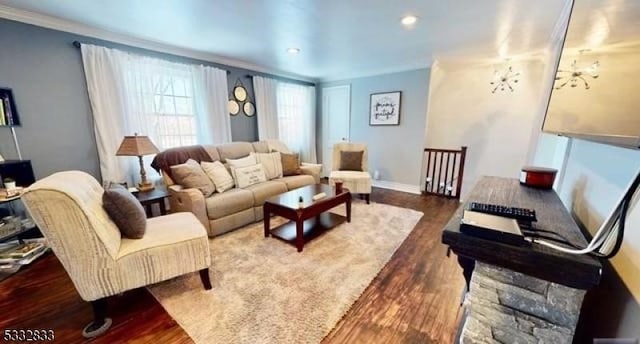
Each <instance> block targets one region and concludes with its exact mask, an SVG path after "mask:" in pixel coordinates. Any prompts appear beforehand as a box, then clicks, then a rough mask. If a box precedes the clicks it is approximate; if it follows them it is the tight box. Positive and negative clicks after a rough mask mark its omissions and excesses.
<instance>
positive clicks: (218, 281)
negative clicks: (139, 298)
mask: <svg viewBox="0 0 640 344" xmlns="http://www.w3.org/2000/svg"><path fill="white" fill-rule="evenodd" d="M335 212H336V213H339V214H342V215H344V206H341V207H338V208H336V209H335ZM420 217H422V213H421V212H418V211H414V210H410V209H405V208H398V207H393V206H389V205H384V204H376V203H372V204H370V205H366V204H364V203H360V202H354V203H353V206H352V220H351V223H344V224H342V225H340V226H338V227H336V228H334V229H332V230H331V231H329V232H327V233H325V234H324V235H322V236H320V237H318V238H316V239H315V240H313V241H311V242H310V243H308V244H307V245H305V247H304V251H303V252H302V253H298V252H297V251H296V248H295V247H294V246H293V245H289V244H286V243H284V242H282V241H280V240H278V239H274V238H265V237H264V234H263V227H262V222H260V223H256V224H252V225H249V226H247V227H245V228H241V229H239V230H236V231H233V232H231V233H228V234H225V235H223V236H221V237H217V238H215V239H211V255H212V261H213V263H212V267H211V271H212V272H211V281H212V284H213V289H212V290H210V291H205V290H204V289H203V287H202V284H201V282H200V278H199V276H198V274H197V273H194V274H189V275H186V276H181V277H178V278H175V279H172V280H170V281H166V282H163V283H160V284H157V285H154V286H152V287H150V288H149V290H150V291H151V293H152V294H153V295H154V296H155V297H156V299H158V301H159V302H160V303H161V304H162V306H163V307H164V308H165V309H166V310H167V312H168V313H169V314H170V315H171V316H172V317H173V318H174V319H175V320H176V321H177V322H178V323H179V324H180V326H182V328H184V330H185V331H186V332H187V333H188V334H189V336H191V338H192V339H193V340H194V341H195V342H196V343H202V344H204V343H251V344H254V343H278V344H285V343H297V344H299V343H319V342H320V341H321V340H322V339H323V338H324V337H325V336H326V335H327V334H328V333H329V332H330V331H331V330H332V329H333V327H334V326H335V325H336V323H337V322H338V321H339V320H340V319H341V318H342V316H343V315H344V314H345V313H346V312H347V311H348V310H349V308H350V307H351V305H352V304H353V303H354V302H355V301H356V300H357V299H358V297H359V296H360V295H361V294H362V292H363V291H364V290H365V288H366V287H367V286H368V285H369V284H370V283H371V281H372V280H373V279H374V278H375V276H376V275H377V274H378V272H379V271H380V270H381V269H382V268H383V267H384V265H385V264H386V263H387V261H389V259H390V258H391V256H392V255H393V253H394V252H395V251H396V249H397V248H398V247H399V246H400V244H401V243H402V242H403V241H404V239H405V238H406V237H407V235H409V233H410V232H411V230H412V229H413V228H414V227H415V225H416V224H417V222H418V220H419V219H420ZM283 222H284V219H281V218H274V219H272V221H271V223H272V228H273V227H275V225H277V224H280V223H283Z"/></svg>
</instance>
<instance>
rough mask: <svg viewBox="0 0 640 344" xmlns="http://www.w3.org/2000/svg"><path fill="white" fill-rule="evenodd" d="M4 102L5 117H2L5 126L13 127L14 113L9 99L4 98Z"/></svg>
mask: <svg viewBox="0 0 640 344" xmlns="http://www.w3.org/2000/svg"><path fill="white" fill-rule="evenodd" d="M2 101H3V103H4V116H2V117H3V118H2V120H3V123H4V124H3V125H13V113H12V112H11V103H10V102H9V97H5V98H3V99H2Z"/></svg>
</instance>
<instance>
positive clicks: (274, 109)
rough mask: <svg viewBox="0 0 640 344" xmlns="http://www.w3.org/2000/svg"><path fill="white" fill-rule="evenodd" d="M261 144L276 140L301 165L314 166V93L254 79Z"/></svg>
mask: <svg viewBox="0 0 640 344" xmlns="http://www.w3.org/2000/svg"><path fill="white" fill-rule="evenodd" d="M253 90H254V93H255V98H256V110H257V116H258V137H259V138H260V140H268V139H279V140H281V141H282V142H284V143H285V144H286V145H287V146H288V147H289V149H290V150H291V151H294V152H299V153H300V157H301V159H302V161H304V162H312V163H315V162H316V89H315V87H312V86H304V85H299V84H294V83H288V82H283V81H277V80H274V79H269V78H264V77H261V76H255V77H253Z"/></svg>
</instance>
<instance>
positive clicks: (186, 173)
mask: <svg viewBox="0 0 640 344" xmlns="http://www.w3.org/2000/svg"><path fill="white" fill-rule="evenodd" d="M171 175H172V176H173V180H174V181H175V182H176V183H177V184H180V185H182V187H184V188H187V189H191V188H195V189H198V190H200V192H202V194H203V195H204V197H209V196H211V194H212V193H213V192H214V191H216V187H215V185H213V182H211V179H209V177H207V174H206V173H204V170H203V169H202V166H200V164H198V162H197V161H195V160H193V159H189V160H187V162H185V163H184V164H180V165H174V166H171Z"/></svg>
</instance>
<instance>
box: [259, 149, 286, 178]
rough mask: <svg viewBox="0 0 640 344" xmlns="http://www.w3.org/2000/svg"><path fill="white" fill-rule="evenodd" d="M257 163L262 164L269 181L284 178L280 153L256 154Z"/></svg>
mask: <svg viewBox="0 0 640 344" xmlns="http://www.w3.org/2000/svg"><path fill="white" fill-rule="evenodd" d="M254 156H255V157H256V161H257V162H258V163H260V164H262V167H263V168H264V174H265V175H266V177H267V179H268V180H271V179H276V178H280V177H282V161H281V160H280V153H278V152H273V153H255V154H254Z"/></svg>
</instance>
